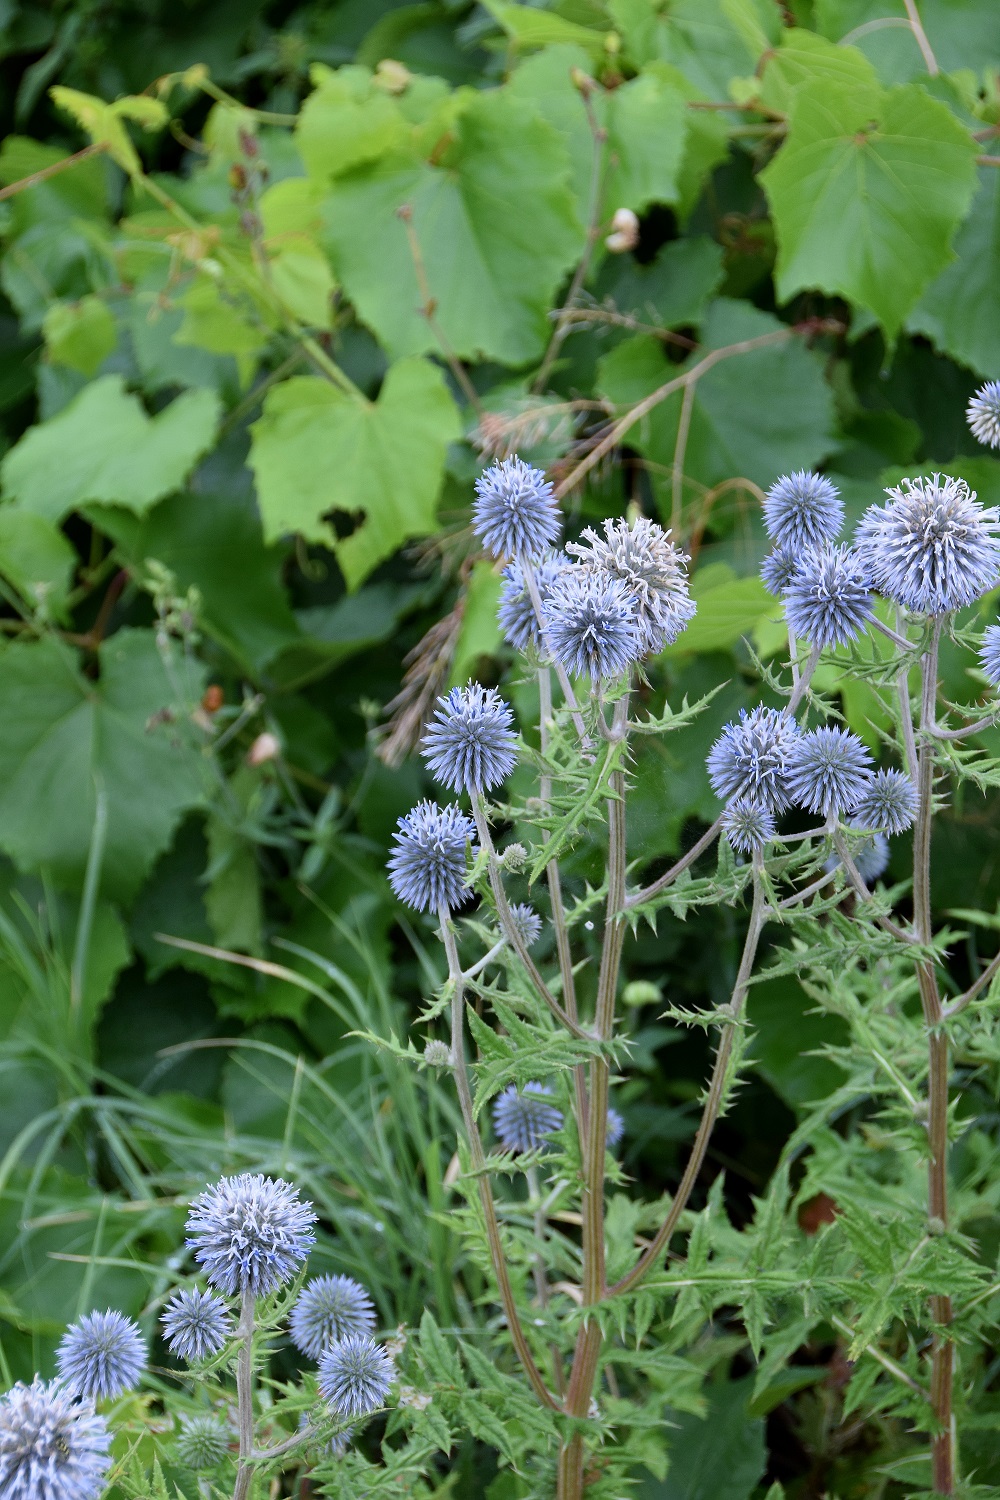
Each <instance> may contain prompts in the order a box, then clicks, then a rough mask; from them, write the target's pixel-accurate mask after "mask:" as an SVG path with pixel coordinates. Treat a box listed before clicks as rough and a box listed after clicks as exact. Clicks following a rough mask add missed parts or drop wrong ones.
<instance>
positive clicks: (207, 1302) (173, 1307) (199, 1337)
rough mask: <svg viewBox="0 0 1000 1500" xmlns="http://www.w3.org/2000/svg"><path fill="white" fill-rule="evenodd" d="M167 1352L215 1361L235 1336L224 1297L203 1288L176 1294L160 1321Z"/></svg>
mask: <svg viewBox="0 0 1000 1500" xmlns="http://www.w3.org/2000/svg"><path fill="white" fill-rule="evenodd" d="M160 1321H161V1323H162V1324H163V1337H164V1338H165V1339H166V1341H167V1348H168V1349H169V1350H170V1352H171V1354H176V1355H177V1357H178V1359H183V1360H187V1362H188V1363H189V1364H190V1363H191V1362H192V1361H196V1360H202V1359H213V1358H214V1357H215V1355H216V1354H218V1353H219V1350H220V1349H222V1348H223V1347H224V1346H225V1343H226V1340H227V1339H228V1338H229V1337H230V1336H231V1334H232V1332H233V1319H232V1316H231V1314H230V1312H229V1309H228V1307H227V1306H226V1304H225V1303H224V1302H223V1300H222V1298H221V1297H217V1296H216V1295H215V1293H214V1292H203V1291H202V1290H201V1289H200V1287H191V1288H187V1287H182V1288H181V1289H180V1291H177V1292H174V1294H173V1296H172V1297H171V1298H170V1301H169V1302H168V1303H167V1305H166V1307H165V1308H164V1309H163V1316H162V1317H161V1319H160Z"/></svg>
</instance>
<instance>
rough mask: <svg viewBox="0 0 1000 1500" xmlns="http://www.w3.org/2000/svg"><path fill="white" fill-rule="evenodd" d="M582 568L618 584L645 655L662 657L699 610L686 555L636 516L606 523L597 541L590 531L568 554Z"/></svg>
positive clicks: (652, 523)
mask: <svg viewBox="0 0 1000 1500" xmlns="http://www.w3.org/2000/svg"><path fill="white" fill-rule="evenodd" d="M566 551H567V552H572V553H573V554H574V555H575V556H576V557H578V558H579V559H580V561H581V563H582V564H583V566H584V567H586V568H588V569H590V570H592V571H594V572H597V573H604V574H607V575H608V576H609V577H611V578H617V579H618V581H619V582H620V583H622V584H624V585H625V590H626V592H627V594H628V596H629V598H630V599H631V600H632V604H633V608H634V610H635V623H636V626H637V627H638V630H639V634H640V637H641V638H642V650H643V654H647V653H649V652H655V651H662V650H663V648H664V646H669V645H670V644H671V642H673V641H675V640H676V639H677V637H678V636H679V635H680V633H681V631H682V630H684V629H685V627H686V626H687V625H688V624H689V623H690V621H691V620H692V618H693V617H694V614H695V611H696V610H697V605H696V604H695V602H694V600H693V599H692V598H691V596H690V594H689V592H688V580H687V572H686V569H685V564H686V563H687V561H688V557H687V554H686V553H684V552H682V551H681V550H680V548H679V547H675V546H674V544H673V542H672V541H671V540H670V533H669V531H664V529H663V527H662V526H658V525H657V524H656V522H655V521H650V520H649V519H648V518H647V517H646V516H639V517H638V518H637V519H636V520H635V521H633V522H632V523H631V524H629V522H628V521H627V520H625V519H619V520H607V521H605V522H604V536H603V537H601V536H599V535H598V533H597V532H596V531H595V530H594V529H593V527H592V526H588V527H586V529H585V530H584V532H583V542H570V543H569V544H568V546H567V548H566Z"/></svg>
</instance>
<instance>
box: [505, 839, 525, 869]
mask: <svg viewBox="0 0 1000 1500" xmlns="http://www.w3.org/2000/svg"><path fill="white" fill-rule="evenodd" d="M527 860H528V851H527V849H525V847H524V845H523V844H508V845H507V847H506V849H505V850H504V851H503V853H502V854H501V856H500V863H501V865H503V868H504V869H505V870H506V871H507V872H508V874H511V875H516V874H517V873H518V871H520V870H523V869H524V866H525V864H526V863H527Z"/></svg>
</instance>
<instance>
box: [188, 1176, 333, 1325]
mask: <svg viewBox="0 0 1000 1500" xmlns="http://www.w3.org/2000/svg"><path fill="white" fill-rule="evenodd" d="M315 1222H316V1215H315V1214H314V1213H313V1207H312V1204H311V1203H309V1202H308V1201H307V1202H303V1201H302V1199H301V1198H300V1197H299V1191H298V1188H295V1187H293V1186H292V1184H291V1183H290V1182H285V1180H284V1179H283V1178H281V1177H263V1176H261V1174H260V1173H258V1172H242V1173H240V1175H239V1176H238V1177H223V1178H222V1179H221V1180H220V1181H219V1182H217V1183H216V1184H215V1186H214V1187H210V1188H208V1189H207V1190H206V1191H205V1192H204V1193H201V1194H199V1196H198V1197H197V1198H195V1200H194V1202H193V1203H192V1205H191V1212H190V1214H189V1215H188V1221H187V1243H188V1244H189V1245H190V1246H191V1247H192V1248H193V1249H194V1258H195V1260H196V1261H197V1262H198V1264H199V1265H201V1266H204V1268H205V1274H206V1276H207V1277H208V1279H209V1281H210V1282H211V1283H212V1285H213V1286H216V1287H218V1288H219V1290H220V1291H222V1292H225V1293H226V1294H227V1296H230V1297H233V1296H236V1294H237V1293H240V1294H244V1293H245V1294H247V1295H249V1296H251V1297H267V1296H270V1294H271V1292H275V1291H277V1289H278V1287H279V1286H284V1285H285V1283H286V1282H288V1281H291V1279H292V1277H293V1276H294V1275H295V1273H296V1272H297V1271H298V1269H299V1267H300V1266H301V1265H302V1263H303V1261H304V1260H305V1258H306V1256H307V1255H308V1254H309V1251H310V1250H311V1248H312V1246H313V1245H314V1244H315V1243H316V1236H315V1235H314V1234H313V1232H312V1226H313V1225H314V1224H315Z"/></svg>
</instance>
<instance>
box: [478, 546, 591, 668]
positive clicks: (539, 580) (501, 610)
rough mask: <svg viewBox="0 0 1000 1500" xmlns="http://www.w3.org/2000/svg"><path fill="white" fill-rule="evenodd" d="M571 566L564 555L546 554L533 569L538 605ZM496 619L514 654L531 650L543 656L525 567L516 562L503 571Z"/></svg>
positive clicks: (562, 553) (542, 643)
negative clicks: (530, 648)
mask: <svg viewBox="0 0 1000 1500" xmlns="http://www.w3.org/2000/svg"><path fill="white" fill-rule="evenodd" d="M572 566H573V564H572V563H571V562H570V560H569V558H568V557H567V556H566V554H565V553H564V552H549V553H546V555H545V556H544V557H542V558H539V560H538V562H537V563H535V565H534V574H535V583H536V584H537V586H538V597H539V601H540V603H541V604H542V605H543V607H544V605H545V603H546V601H547V600H548V598H549V595H550V594H551V593H552V589H553V586H554V585H555V584H556V583H557V582H558V580H559V579H560V578H561V577H562V575H563V573H565V571H566V569H567V568H571V567H572ZM497 619H498V620H499V622H500V629H501V630H502V631H503V633H504V637H505V638H506V640H507V642H508V643H509V644H510V645H511V646H513V647H514V650H515V651H527V649H528V647H529V646H531V647H532V648H533V649H534V650H535V651H537V652H538V653H539V655H540V656H544V655H545V645H544V642H543V641H542V636H541V631H540V629H539V625H538V616H537V615H536V614H535V606H534V603H533V602H532V599H531V595H530V594H529V592H528V585H527V583H526V581H525V577H524V567H523V566H522V564H521V563H519V562H512V563H508V564H507V566H506V567H505V568H504V570H503V584H502V586H501V588H500V602H499V604H498V606H497Z"/></svg>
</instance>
